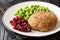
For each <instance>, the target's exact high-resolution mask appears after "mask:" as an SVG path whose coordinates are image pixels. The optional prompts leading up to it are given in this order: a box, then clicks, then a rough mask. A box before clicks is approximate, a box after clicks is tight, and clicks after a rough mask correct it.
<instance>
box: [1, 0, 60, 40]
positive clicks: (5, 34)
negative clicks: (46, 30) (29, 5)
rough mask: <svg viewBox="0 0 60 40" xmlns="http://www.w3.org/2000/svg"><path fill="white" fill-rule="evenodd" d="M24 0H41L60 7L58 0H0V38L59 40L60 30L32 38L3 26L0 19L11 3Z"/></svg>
mask: <svg viewBox="0 0 60 40" xmlns="http://www.w3.org/2000/svg"><path fill="white" fill-rule="evenodd" d="M25 1H43V2H48V3H52V4H54V5H57V6H58V7H60V0H0V40H60V32H57V33H55V34H53V35H49V36H46V37H38V38H33V37H26V36H22V35H18V34H15V33H13V32H10V31H9V30H7V29H6V28H5V27H4V26H3V24H2V20H1V18H2V16H3V13H4V12H5V11H6V10H7V9H8V8H9V7H11V6H12V5H14V4H17V3H21V2H25Z"/></svg>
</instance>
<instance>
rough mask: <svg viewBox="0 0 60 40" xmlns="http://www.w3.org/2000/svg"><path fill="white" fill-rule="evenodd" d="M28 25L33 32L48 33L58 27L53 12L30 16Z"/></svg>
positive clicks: (37, 13)
mask: <svg viewBox="0 0 60 40" xmlns="http://www.w3.org/2000/svg"><path fill="white" fill-rule="evenodd" d="M28 23H29V24H30V25H31V28H32V29H33V30H38V31H42V32H46V31H50V30H52V29H54V28H55V27H56V24H57V17H56V15H55V14H54V13H51V12H36V13H34V14H32V15H31V16H30V18H29V19H28Z"/></svg>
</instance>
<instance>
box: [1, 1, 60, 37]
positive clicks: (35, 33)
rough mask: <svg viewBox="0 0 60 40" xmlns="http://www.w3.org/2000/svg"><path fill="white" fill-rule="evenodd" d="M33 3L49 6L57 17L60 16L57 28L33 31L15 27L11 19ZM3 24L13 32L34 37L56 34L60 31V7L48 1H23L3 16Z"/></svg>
mask: <svg viewBox="0 0 60 40" xmlns="http://www.w3.org/2000/svg"><path fill="white" fill-rule="evenodd" d="M31 5H40V6H44V7H48V8H49V9H50V10H51V11H53V12H54V13H55V14H56V16H57V18H58V24H57V26H56V28H55V29H54V30H52V31H49V32H38V31H32V32H20V31H17V30H14V29H13V26H12V25H11V24H10V23H9V21H10V20H11V19H12V18H13V17H14V14H15V12H16V11H17V10H18V9H20V8H23V7H25V6H31ZM2 21H3V24H4V25H5V26H6V27H7V28H8V29H10V30H11V31H13V32H16V33H18V34H22V35H26V36H33V37H41V36H47V35H51V34H54V33H56V32H58V31H60V25H59V24H60V9H59V7H57V6H55V5H53V4H50V3H46V2H40V1H27V2H22V3H18V4H16V5H14V6H12V7H10V8H9V9H8V10H7V11H6V12H5V14H4V16H3V19H2Z"/></svg>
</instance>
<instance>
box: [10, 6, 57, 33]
mask: <svg viewBox="0 0 60 40" xmlns="http://www.w3.org/2000/svg"><path fill="white" fill-rule="evenodd" d="M14 16H15V17H14V18H13V19H12V20H11V21H10V24H11V25H12V26H13V29H16V30H19V31H22V32H31V31H32V30H36V31H41V32H47V31H50V30H53V29H54V28H55V27H56V25H57V17H56V15H55V14H54V13H53V12H52V11H51V10H49V8H48V7H43V6H39V5H32V6H26V7H25V8H21V9H19V10H18V11H17V12H16V13H15V14H14Z"/></svg>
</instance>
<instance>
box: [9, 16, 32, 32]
mask: <svg viewBox="0 0 60 40" xmlns="http://www.w3.org/2000/svg"><path fill="white" fill-rule="evenodd" d="M10 24H11V25H12V26H13V29H16V30H19V31H22V32H31V27H30V25H29V24H28V22H27V21H25V20H24V19H23V17H22V16H20V17H14V18H13V20H11V21H10Z"/></svg>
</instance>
